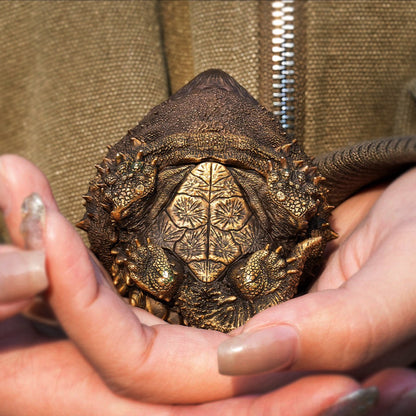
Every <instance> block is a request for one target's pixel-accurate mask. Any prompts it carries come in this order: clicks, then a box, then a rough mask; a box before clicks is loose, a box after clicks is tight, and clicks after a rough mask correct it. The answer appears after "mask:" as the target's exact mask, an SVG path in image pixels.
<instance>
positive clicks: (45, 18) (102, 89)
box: [0, 1, 167, 222]
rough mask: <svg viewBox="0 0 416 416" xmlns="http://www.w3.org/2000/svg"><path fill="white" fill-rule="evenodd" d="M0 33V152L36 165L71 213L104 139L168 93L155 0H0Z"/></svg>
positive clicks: (76, 213) (77, 212)
mask: <svg viewBox="0 0 416 416" xmlns="http://www.w3.org/2000/svg"><path fill="white" fill-rule="evenodd" d="M0 33H1V34H2V42H0V71H1V72H0V91H1V104H0V105H1V109H0V117H1V130H0V153H5V152H13V153H19V154H21V155H23V156H25V157H27V158H29V159H30V160H32V161H33V162H34V163H35V164H36V165H38V166H39V167H40V168H41V169H42V170H43V171H44V172H45V173H46V175H47V177H48V178H49V180H50V182H51V185H52V188H53V191H54V194H55V197H56V199H57V202H58V204H59V206H60V208H61V210H62V212H63V213H64V214H65V215H66V216H67V217H68V218H69V220H70V221H71V222H75V221H76V220H79V219H80V218H81V217H82V213H83V207H82V199H81V194H82V193H85V192H86V190H87V187H88V181H89V179H90V178H91V177H92V176H93V175H94V172H95V169H94V164H96V163H97V162H99V161H101V160H102V157H103V155H104V152H105V150H106V149H105V146H106V144H108V143H114V142H115V141H117V140H119V138H121V137H122V136H123V135H124V133H125V132H126V131H127V129H129V128H131V127H133V126H134V125H135V124H137V122H138V121H139V120H140V119H141V117H142V116H143V115H144V114H145V113H146V112H147V111H148V110H149V109H150V108H151V107H152V106H153V105H156V104H158V103H159V102H160V101H162V100H164V99H165V98H166V97H167V77H166V73H165V67H164V60H163V54H162V47H161V41H160V27H159V21H158V10H157V4H156V1H143V2H136V1H134V2H132V1H53V2H51V1H16V2H15V1H11V2H5V1H2V2H0Z"/></svg>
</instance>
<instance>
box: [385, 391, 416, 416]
mask: <svg viewBox="0 0 416 416" xmlns="http://www.w3.org/2000/svg"><path fill="white" fill-rule="evenodd" d="M389 414H390V415H391V416H415V415H416V389H415V390H410V391H408V392H407V393H404V394H403V395H402V396H401V397H400V399H399V400H398V401H397V403H396V404H395V405H394V406H393V407H392V408H391V410H390V413H389Z"/></svg>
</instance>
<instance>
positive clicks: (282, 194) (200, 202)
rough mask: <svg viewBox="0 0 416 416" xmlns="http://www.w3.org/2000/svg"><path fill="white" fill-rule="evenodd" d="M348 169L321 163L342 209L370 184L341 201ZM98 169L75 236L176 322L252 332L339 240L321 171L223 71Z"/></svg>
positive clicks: (333, 161)
mask: <svg viewBox="0 0 416 416" xmlns="http://www.w3.org/2000/svg"><path fill="white" fill-rule="evenodd" d="M413 144H414V140H413ZM372 146H373V145H370V146H369V148H371V147H372ZM354 149H355V148H354ZM354 152H356V150H353V153H354ZM355 157H356V156H355ZM366 157H367V156H364V159H366ZM367 158H368V157H367ZM342 159H343V157H342V154H341V161H340V160H339V158H338V159H337V156H336V155H334V156H328V157H327V158H326V159H325V158H323V159H320V160H319V161H318V166H319V168H320V170H321V172H325V175H324V176H328V177H329V181H328V182H329V187H330V188H331V191H330V193H329V198H330V200H331V202H332V200H333V201H334V202H336V203H338V202H339V201H341V200H342V199H343V198H344V197H345V196H347V195H348V194H349V193H352V192H354V191H355V190H356V189H358V187H360V186H362V185H363V184H365V183H368V178H367V179H364V180H363V179H362V178H361V179H359V181H358V182H357V185H353V186H350V183H349V181H348V178H346V179H347V180H346V181H345V182H346V185H345V187H344V188H345V189H344V188H342V189H344V190H341V192H338V191H337V189H338V187H337V186H336V181H337V176H338V175H339V176H342V175H340V173H339V172H340V171H342V169H343V167H344V168H346V171H347V172H348V171H351V170H352V171H353V170H354V168H355V165H354V161H352V163H351V164H349V165H348V164H345V165H344V164H343V162H342ZM381 164H382V163H381ZM376 170H377V169H376ZM97 171H98V172H97V175H96V177H95V178H94V179H93V180H92V181H91V183H90V187H89V190H88V193H87V194H86V195H85V196H84V198H85V201H86V214H85V216H84V218H83V220H82V221H81V222H80V223H79V224H78V226H79V227H80V228H82V229H84V230H86V231H87V232H88V237H89V240H90V243H91V249H92V251H93V252H94V253H95V254H96V255H97V257H98V258H99V259H100V260H101V262H102V263H103V265H104V267H105V268H106V269H107V270H108V271H109V272H110V273H111V275H112V277H113V281H114V284H115V286H116V287H117V288H118V290H119V292H120V293H121V294H122V295H123V296H127V297H129V299H130V302H131V303H132V304H133V305H136V306H139V307H142V308H145V309H147V310H148V311H150V312H152V313H154V314H155V315H157V316H159V317H161V318H163V319H166V320H167V321H169V322H173V323H183V324H186V325H191V326H197V327H201V328H207V329H215V330H219V331H223V332H228V331H230V330H232V329H234V328H236V327H238V326H240V325H242V324H244V322H246V321H247V319H249V318H250V317H251V316H253V315H254V314H255V313H257V312H259V311H261V310H263V309H265V308H267V307H269V306H271V305H275V304H277V303H280V302H283V301H285V300H288V299H290V298H292V297H293V296H295V294H296V292H297V289H298V286H299V283H304V281H305V280H306V277H305V276H308V278H310V276H309V275H310V274H311V270H313V269H314V267H315V266H316V264H317V263H318V260H319V258H320V257H321V255H322V252H323V250H324V248H325V245H326V243H327V242H328V241H329V240H330V239H331V238H333V237H334V233H333V232H332V231H331V230H330V228H329V225H328V218H329V215H330V212H331V209H332V208H333V207H332V206H331V205H329V203H328V202H327V192H328V191H327V189H326V187H323V185H322V181H323V178H322V176H321V172H319V171H317V169H316V167H314V165H313V162H312V160H311V159H310V158H308V156H307V155H306V154H305V153H304V152H303V150H302V149H301V147H300V146H299V145H298V143H297V142H296V141H295V140H293V141H291V140H289V139H288V138H287V137H286V135H285V133H284V132H283V130H282V129H281V127H280V124H279V123H278V122H277V121H276V120H275V119H274V117H273V115H272V114H271V113H270V112H268V111H267V110H266V109H264V108H263V107H262V106H260V105H259V104H258V103H257V101H256V100H254V98H253V97H251V96H250V95H249V94H248V92H247V91H246V90H245V89H244V88H242V87H241V86H240V85H239V84H238V83H237V82H236V81H235V80H234V79H233V78H231V77H230V76H229V75H227V74H226V73H224V72H222V71H220V70H209V71H206V72H204V73H202V74H200V75H199V76H197V77H196V78H195V79H194V80H193V81H191V82H190V83H189V84H187V85H186V86H185V87H183V88H182V89H181V90H179V91H178V92H177V93H176V94H175V95H173V96H172V97H171V98H170V99H169V100H167V101H166V102H164V103H162V104H160V105H159V106H157V107H155V108H154V109H152V110H151V111H150V112H149V114H148V115H147V116H146V117H145V118H144V119H143V120H142V121H141V122H140V123H139V125H138V126H136V127H135V128H134V129H132V130H130V131H129V132H128V134H127V135H126V136H125V137H124V138H123V139H122V140H121V141H120V142H118V143H117V144H116V145H114V146H109V151H108V154H107V157H106V158H105V159H104V161H103V162H102V163H101V164H100V165H99V166H97ZM363 171H364V170H363V169H361V170H360V169H359V170H358V172H359V173H360V172H361V173H362V172H363ZM378 171H379V172H380V169H378ZM332 173H333V174H332ZM347 176H348V173H347ZM370 176H371V175H370ZM371 179H374V178H373V176H371ZM331 192H333V194H331ZM331 195H333V197H332V196H331Z"/></svg>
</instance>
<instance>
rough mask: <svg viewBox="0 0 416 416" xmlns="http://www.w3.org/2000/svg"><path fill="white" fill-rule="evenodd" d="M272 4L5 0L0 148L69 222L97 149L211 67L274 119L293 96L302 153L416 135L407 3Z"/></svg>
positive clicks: (415, 62)
mask: <svg viewBox="0 0 416 416" xmlns="http://www.w3.org/2000/svg"><path fill="white" fill-rule="evenodd" d="M281 3H282V2H271V1H254V0H253V1H250V0H249V1H195V0H190V1H185V0H181V1H168V0H166V1H158V0H145V1H100V2H98V1H96V2H95V1H94V2H90V1H88V2H84V1H54V2H45V1H30V2H28V1H3V2H0V25H1V32H0V33H1V36H2V39H1V40H2V41H1V42H0V91H1V94H0V100H1V111H0V118H1V124H0V126H1V127H0V153H6V152H12V153H18V154H20V155H22V156H24V157H26V158H28V159H30V160H32V161H33V162H34V163H35V164H36V165H38V166H39V167H40V168H41V169H42V170H43V171H44V172H45V174H46V175H47V177H48V178H49V180H50V182H51V185H52V188H53V191H54V194H55V197H56V199H57V202H58V205H59V207H60V209H61V210H62V212H63V213H64V214H65V215H66V216H67V218H68V219H69V220H70V221H71V222H76V221H77V220H79V219H80V218H81V217H82V212H83V207H82V199H81V194H83V193H85V191H86V190H87V187H88V181H89V179H90V178H91V177H93V176H94V174H95V169H94V164H95V163H98V162H100V161H101V160H102V158H103V157H104V155H105V152H106V148H105V146H106V144H110V143H114V142H116V141H118V140H119V139H120V138H121V137H122V136H123V135H124V134H125V132H126V131H127V130H128V129H129V128H131V127H133V126H135V125H136V124H137V123H138V121H139V120H140V119H141V118H142V117H143V116H144V115H145V114H146V112H147V111H148V110H149V109H150V108H152V107H153V106H154V105H156V104H158V103H159V102H161V101H163V100H164V99H166V98H167V97H168V96H169V94H170V93H172V92H174V91H175V90H177V89H178V88H179V87H181V86H182V85H183V84H184V83H186V82H187V81H189V80H190V79H192V78H193V77H194V76H195V75H196V74H198V73H199V72H201V71H203V70H205V69H208V68H213V67H214V68H221V69H223V70H225V71H226V72H228V73H230V75H232V76H233V77H234V78H236V80H237V81H238V82H240V83H241V84H242V85H243V86H245V87H246V88H247V89H248V90H249V92H250V93H251V94H252V95H253V96H254V97H256V98H257V99H258V100H259V101H260V102H261V103H262V104H263V105H265V106H266V107H267V108H269V109H270V110H272V111H275V112H276V113H278V111H279V109H280V110H281V108H282V106H284V104H285V103H282V100H281V99H282V94H283V96H284V97H286V99H287V98H289V101H288V103H289V104H288V106H286V107H290V108H289V110H288V111H289V113H290V114H289V116H290V117H289V118H290V119H291V125H290V128H291V131H292V132H293V133H294V134H295V136H296V137H297V138H298V140H300V141H302V142H303V143H304V146H305V148H306V150H307V152H308V153H309V154H311V155H315V154H319V153H323V152H327V151H329V150H331V149H334V148H338V147H341V146H343V145H345V144H347V143H354V142H359V141H363V140H368V139H374V138H380V137H384V136H391V135H404V134H411V133H413V134H415V133H416V104H415V102H416V101H415V100H416V47H415V46H416V19H414V16H415V15H416V1H413V0H402V1H400V0H392V1H377V0H359V1H351V0H334V1H315V0H312V1H303V0H299V1H298V0H294V1H293V2H287V3H285V4H284V6H285V8H286V9H285V10H283V8H282V5H281ZM292 6H293V10H292V9H291V7H292ZM283 26H284V27H283ZM282 35H285V36H284V37H282ZM282 39H283V40H282ZM282 43H285V45H284V46H283V52H286V54H285V56H284V57H283V58H282V56H281V52H282ZM287 52H289V53H287ZM282 59H283V61H284V65H286V66H287V68H288V69H293V71H294V72H290V73H287V74H286V75H285V77H286V78H284V79H285V80H291V79H293V86H294V88H293V90H290V91H289V92H287V91H283V92H282V88H283V87H282V84H281V83H280V81H279V80H281V78H279V76H281V75H282V69H281V68H282V66H281V65H280V64H281V60H282ZM292 61H293V62H292ZM279 68H280V69H279ZM279 94H280V95H279ZM284 94H286V95H284ZM292 107H293V108H292ZM286 109H287V108H286Z"/></svg>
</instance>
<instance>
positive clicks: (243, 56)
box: [162, 0, 261, 98]
mask: <svg viewBox="0 0 416 416" xmlns="http://www.w3.org/2000/svg"><path fill="white" fill-rule="evenodd" d="M162 16H163V22H164V25H163V26H164V28H165V31H164V43H165V47H166V56H167V62H168V67H169V72H170V76H171V83H172V89H173V91H176V90H177V89H178V88H180V87H181V86H183V85H184V84H185V83H186V82H188V81H190V80H191V79H192V78H193V77H194V76H195V75H197V74H199V73H200V72H202V71H204V70H206V69H209V68H220V69H222V70H224V71H226V72H228V73H229V74H230V75H231V76H233V77H235V78H236V79H237V80H238V82H240V84H242V85H244V87H245V88H246V89H247V90H248V91H249V92H250V93H251V94H252V95H253V96H254V97H256V98H258V96H259V83H260V75H259V74H260V72H261V71H260V67H259V65H260V55H259V49H260V38H259V31H260V27H259V25H260V21H259V2H258V1H244V0H243V1H235V0H231V1H222V0H221V1H218V0H217V1H211V0H210V1H195V0H187V1H184V0H179V1H165V2H162Z"/></svg>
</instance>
